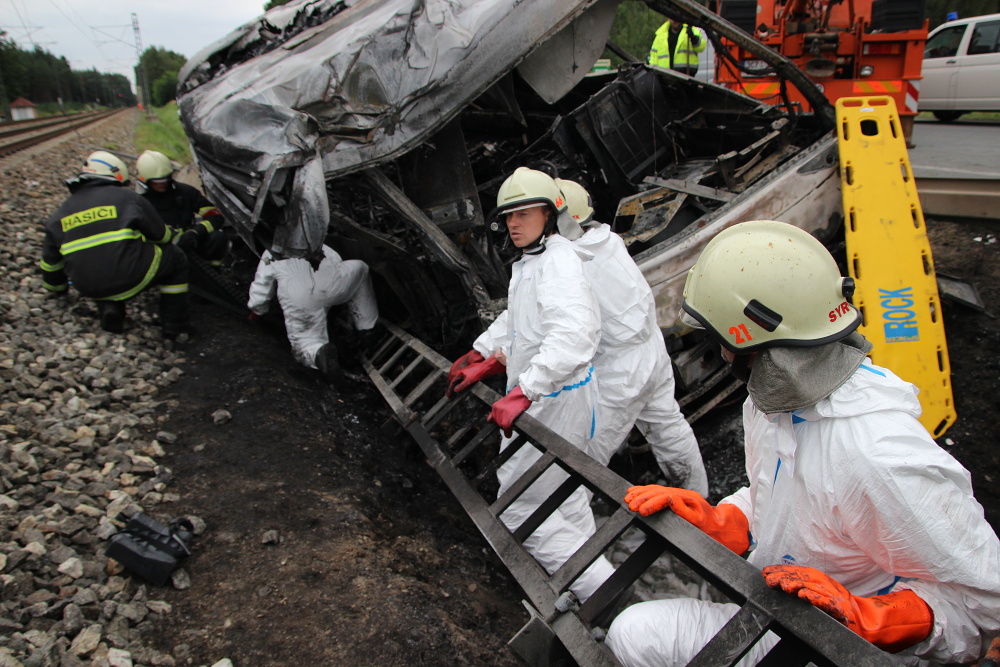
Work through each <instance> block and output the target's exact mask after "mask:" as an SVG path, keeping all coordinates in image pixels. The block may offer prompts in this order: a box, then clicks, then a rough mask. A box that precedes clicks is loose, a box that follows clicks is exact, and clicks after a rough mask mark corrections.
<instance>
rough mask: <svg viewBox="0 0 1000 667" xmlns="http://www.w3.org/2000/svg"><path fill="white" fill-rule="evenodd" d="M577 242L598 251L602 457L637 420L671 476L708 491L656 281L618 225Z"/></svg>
mask: <svg viewBox="0 0 1000 667" xmlns="http://www.w3.org/2000/svg"><path fill="white" fill-rule="evenodd" d="M575 243H576V244H577V246H579V247H581V248H584V249H585V250H587V251H588V252H590V253H591V254H592V255H594V259H593V261H590V262H587V263H586V264H584V267H583V270H584V272H585V273H586V274H587V278H588V279H589V280H590V284H591V285H593V286H594V287H595V289H594V294H595V296H596V297H597V302H598V305H599V306H600V308H601V342H600V345H599V347H598V348H597V355H596V356H595V357H594V366H595V367H596V368H597V375H598V377H599V378H600V379H601V391H600V395H599V396H598V406H599V410H600V413H599V415H598V422H599V423H600V424H601V428H600V432H599V433H598V435H597V437H596V440H597V441H598V449H597V451H598V455H597V456H595V458H597V460H598V461H600V462H601V463H603V464H605V465H607V463H608V461H610V460H611V457H612V456H613V455H614V454H615V452H616V451H618V448H619V447H620V446H621V444H622V443H623V442H624V441H625V438H627V437H628V434H629V431H631V430H632V425H633V424H635V425H636V426H637V427H638V428H639V431H640V432H641V433H642V435H643V436H644V437H645V438H646V441H647V442H649V444H650V446H651V447H652V450H653V454H654V455H655V457H656V460H657V462H658V463H659V464H660V467H661V468H662V469H663V471H664V473H665V474H667V478H668V479H670V480H673V481H674V482H675V483H676V485H677V486H680V487H683V488H685V489H691V490H692V491H697V492H698V493H700V494H701V495H703V496H708V477H707V476H706V474H705V464H704V463H703V462H702V459H701V450H699V449H698V441H697V440H696V439H695V437H694V431H692V430H691V426H690V425H689V424H688V423H687V420H686V419H684V415H683V414H681V408H680V406H679V405H678V404H677V400H676V399H675V398H674V371H673V367H672V365H671V363H670V357H669V356H668V355H667V348H666V346H665V345H664V343H663V335H662V334H661V333H660V328H659V326H658V325H657V323H656V304H655V302H654V300H653V292H652V290H650V289H649V283H647V282H646V279H645V277H644V276H643V275H642V272H641V271H640V270H639V267H638V266H636V264H635V261H634V260H633V259H632V257H631V255H629V253H628V249H627V248H626V247H625V242H624V241H622V239H621V237H620V236H618V235H617V234H615V233H614V232H612V231H611V227H610V226H608V225H606V224H603V223H597V224H594V225H588V227H587V228H585V233H584V235H583V236H582V237H581V238H580V239H578V240H576V241H575ZM598 286H599V288H598Z"/></svg>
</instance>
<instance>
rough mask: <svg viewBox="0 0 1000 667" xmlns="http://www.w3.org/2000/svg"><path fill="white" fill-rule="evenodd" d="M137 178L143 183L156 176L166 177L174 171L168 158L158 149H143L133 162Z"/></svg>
mask: <svg viewBox="0 0 1000 667" xmlns="http://www.w3.org/2000/svg"><path fill="white" fill-rule="evenodd" d="M135 166H136V169H137V170H138V172H139V180H140V181H142V182H143V183H145V182H146V181H150V180H153V179H157V178H167V177H168V176H170V175H171V174H173V173H174V166H173V165H172V164H170V158H168V157H167V156H166V155H164V154H163V153H160V152H159V151H144V152H143V154H142V155H140V156H139V159H138V160H136V162H135Z"/></svg>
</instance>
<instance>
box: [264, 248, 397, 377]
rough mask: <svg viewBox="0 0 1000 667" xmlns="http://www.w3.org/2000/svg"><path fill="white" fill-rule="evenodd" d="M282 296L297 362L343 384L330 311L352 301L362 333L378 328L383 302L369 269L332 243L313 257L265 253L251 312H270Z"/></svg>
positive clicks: (356, 324) (356, 325)
mask: <svg viewBox="0 0 1000 667" xmlns="http://www.w3.org/2000/svg"><path fill="white" fill-rule="evenodd" d="M276 292H277V295H278V303H279V304H281V310H282V312H283V313H284V317H285V330H286V331H287V333H288V342H289V343H291V345H292V354H293V356H294V357H295V360H296V361H298V362H299V363H300V364H303V365H305V366H308V367H309V368H316V369H319V370H320V372H322V373H323V375H324V377H326V379H327V380H328V381H331V382H334V381H336V380H338V379H339V378H340V363H339V361H338V360H337V351H336V346H335V345H334V344H333V343H331V342H330V336H329V333H328V330H327V313H328V312H329V310H330V308H332V307H333V306H338V305H340V304H343V303H346V304H348V309H349V311H350V314H351V320H352V323H353V325H354V328H355V329H356V330H357V331H367V330H370V329H372V328H373V327H374V326H375V324H376V322H377V321H378V304H377V303H376V301H375V290H374V289H373V287H372V282H371V276H370V275H369V271H368V265H367V264H365V263H364V262H362V261H361V260H357V259H349V260H344V259H342V258H341V257H340V254H338V253H337V252H336V251H335V250H334V249H333V248H330V247H329V246H326V245H324V246H323V247H322V249H321V252H317V253H316V254H315V256H313V257H310V258H308V259H307V258H304V257H284V256H283V255H281V254H280V253H279V252H277V251H274V252H272V251H271V250H265V251H264V253H263V254H262V255H261V257H260V263H259V264H258V265H257V274H256V275H255V276H254V280H253V283H252V284H251V285H250V299H249V301H248V302H247V308H249V309H250V313H251V315H250V318H251V319H256V318H259V317H261V316H263V315H264V314H266V313H267V312H268V310H269V309H270V304H271V300H272V299H273V298H274V295H275V293H276Z"/></svg>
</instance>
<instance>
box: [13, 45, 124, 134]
mask: <svg viewBox="0 0 1000 667" xmlns="http://www.w3.org/2000/svg"><path fill="white" fill-rule="evenodd" d="M19 97H23V98H25V99H27V100H28V101H30V102H32V103H33V104H35V105H36V106H37V107H41V109H42V110H43V111H47V112H49V113H58V112H59V111H60V105H61V106H62V110H65V111H66V112H69V111H79V110H81V109H83V108H85V107H87V106H93V105H98V106H104V107H113V106H132V105H134V104H135V101H136V100H135V95H134V94H133V92H132V84H131V83H130V82H129V80H128V78H126V77H125V76H124V75H122V74H109V73H106V72H98V71H97V70H96V69H90V70H74V69H72V68H71V67H70V65H69V61H68V60H66V58H65V57H64V56H55V55H53V54H51V53H49V52H48V51H46V50H45V49H43V48H41V47H39V46H36V47H34V48H33V49H31V50H27V49H22V48H21V47H19V46H18V45H17V44H16V43H15V42H14V41H13V40H12V39H9V38H7V36H6V35H5V33H3V32H0V117H5V116H7V115H8V113H7V111H8V110H7V105H8V104H10V102H12V101H13V100H15V99H17V98H19Z"/></svg>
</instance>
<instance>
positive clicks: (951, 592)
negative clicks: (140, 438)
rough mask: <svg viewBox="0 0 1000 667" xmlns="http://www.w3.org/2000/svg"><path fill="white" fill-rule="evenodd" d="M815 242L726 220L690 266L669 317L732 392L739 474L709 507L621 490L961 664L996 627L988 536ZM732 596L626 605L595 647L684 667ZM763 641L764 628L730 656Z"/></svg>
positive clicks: (777, 583) (967, 491)
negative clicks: (708, 356)
mask: <svg viewBox="0 0 1000 667" xmlns="http://www.w3.org/2000/svg"><path fill="white" fill-rule="evenodd" d="M852 292H853V282H852V281H851V279H850V278H842V277H841V275H840V272H839V270H838V268H837V265H836V262H835V261H834V260H833V257H831V256H830V254H829V252H827V250H826V248H824V247H823V245H822V244H821V243H820V242H819V241H817V240H816V239H814V238H813V237H812V236H810V235H809V234H808V233H806V232H805V231H803V230H801V229H799V228H798V227H794V226H792V225H787V224H784V223H780V222H773V221H753V222H746V223H742V224H738V225H735V226H733V227H731V228H730V229H728V230H726V231H724V232H722V233H720V234H719V235H718V236H716V237H715V238H714V239H713V240H712V241H710V242H709V243H708V245H707V246H706V247H705V250H704V251H703V252H702V254H701V256H700V257H699V259H698V261H697V263H696V264H695V266H694V267H693V268H692V269H691V271H690V272H689V274H688V277H687V283H686V285H685V288H684V300H683V309H684V313H683V316H684V317H685V318H686V320H687V321H688V322H689V323H690V324H691V325H692V326H698V327H701V328H704V329H705V330H707V332H708V333H709V334H711V335H712V337H713V338H715V339H716V340H717V341H718V342H720V343H721V345H722V347H723V354H724V356H725V357H726V359H727V360H728V361H729V362H730V365H731V369H732V371H733V373H734V374H735V375H736V376H737V377H741V378H744V379H745V380H747V389H748V391H749V394H750V396H749V398H748V399H747V402H746V403H745V404H744V410H743V420H744V429H745V433H746V471H747V476H748V478H749V480H750V486H749V487H744V488H741V489H740V490H738V491H737V492H736V493H734V494H732V495H731V496H729V497H727V498H725V499H723V500H722V501H721V502H720V503H719V505H717V506H715V507H713V506H711V505H709V504H708V503H707V502H706V501H705V499H704V498H702V497H701V496H700V495H698V494H695V493H693V492H691V491H688V490H685V489H674V488H668V487H662V486H656V485H650V486H642V487H632V488H631V489H629V491H628V495H626V497H625V501H626V502H627V503H628V504H629V508H630V509H632V510H633V511H638V512H639V513H640V514H643V515H649V514H652V513H654V512H657V511H660V510H663V509H670V510H671V511H673V512H675V513H676V514H678V515H679V516H681V517H683V518H684V519H686V520H687V521H690V522H691V523H692V524H694V525H695V526H697V527H699V528H700V529H701V530H703V531H705V532H706V533H707V534H708V535H710V536H711V537H713V538H714V539H716V540H717V541H718V542H720V543H722V544H723V545H725V546H726V547H728V548H729V549H730V550H732V551H734V552H736V553H738V554H743V553H746V552H748V551H749V554H748V556H747V558H748V560H749V562H750V563H752V564H754V565H756V566H757V567H760V568H762V570H763V576H764V578H765V580H766V582H767V584H768V585H769V586H771V587H772V588H775V589H777V590H783V591H785V592H786V593H789V594H791V595H795V596H798V597H799V598H802V599H804V600H806V601H808V602H809V603H811V604H813V605H815V606H817V607H818V608H820V609H822V610H823V611H825V612H826V613H828V614H830V615H831V616H833V617H834V618H836V619H838V620H839V621H841V622H842V623H844V624H845V625H846V626H847V627H848V628H850V629H851V630H853V631H854V632H856V633H857V634H858V635H860V636H861V637H863V638H864V639H866V640H867V641H869V642H871V643H872V644H874V645H876V646H878V647H880V648H882V649H883V650H885V651H887V652H889V653H892V654H894V655H893V660H895V661H897V662H898V664H901V665H925V664H943V663H961V664H968V663H972V662H975V661H976V660H978V659H979V658H980V657H981V656H982V654H983V653H984V652H985V651H986V648H987V646H988V644H989V641H990V639H991V638H992V637H993V636H994V635H996V633H997V632H998V630H1000V542H998V540H997V536H996V534H995V533H994V531H993V529H992V528H991V527H990V525H989V524H988V523H987V522H986V520H985V518H984V516H983V509H982V507H981V506H980V505H979V503H978V502H976V500H975V498H974V497H973V494H972V484H971V479H970V476H969V473H968V471H966V470H965V469H964V468H963V467H962V466H961V465H960V464H959V463H958V462H957V461H956V460H955V459H954V458H952V457H951V456H950V455H949V454H948V453H946V452H945V451H944V450H942V449H941V448H940V447H938V446H937V444H935V442H934V441H933V440H932V439H931V436H930V435H929V434H928V433H927V431H926V430H925V429H924V428H923V426H921V425H920V422H919V421H917V418H918V416H919V415H920V403H919V401H918V400H917V391H918V390H917V388H916V387H914V386H913V385H911V384H909V383H908V382H905V381H903V380H901V379H900V378H898V377H897V376H896V375H894V374H893V373H892V372H891V371H889V370H888V369H885V368H881V367H879V366H875V365H873V364H872V363H871V360H870V359H868V357H867V356H866V355H867V353H868V352H869V351H870V350H871V344H870V343H869V342H868V341H867V340H866V339H865V338H864V337H863V336H862V335H861V334H859V333H857V332H856V331H855V329H856V328H857V326H858V325H859V324H860V322H861V315H860V313H859V312H858V310H857V309H856V308H855V307H854V306H853V305H851V304H850V303H849V301H848V299H849V298H850V296H851V294H852ZM738 609H739V608H738V607H737V606H736V605H734V604H720V603H714V602H707V601H703V600H694V599H674V600H657V601H652V602H644V603H640V604H637V605H634V606H632V607H629V608H627V609H626V610H625V611H624V612H622V614H620V615H619V616H618V617H617V618H616V619H615V621H614V623H612V625H611V627H610V628H609V630H608V636H607V640H606V642H607V646H608V647H609V648H610V649H611V650H612V651H613V652H614V654H615V655H616V656H617V657H618V659H619V660H620V661H621V662H622V663H623V664H625V665H629V666H635V665H684V664H687V662H688V661H690V660H691V658H693V657H694V655H695V654H696V653H697V652H698V651H699V649H700V648H701V647H702V646H704V645H705V644H706V643H707V642H708V640H709V639H711V638H712V637H713V636H714V635H715V634H716V633H717V632H718V631H719V630H720V629H721V628H722V627H723V625H724V624H725V623H726V621H727V620H728V619H729V618H730V617H732V616H733V615H734V614H735V613H736V611H737V610H738ZM776 642H777V637H775V636H774V635H771V634H769V635H766V636H765V637H764V638H763V639H762V640H761V641H760V642H759V643H758V644H757V646H755V647H754V648H753V649H752V650H751V652H750V653H749V654H748V655H747V656H745V657H744V659H743V660H742V661H741V662H740V663H739V664H740V665H749V664H755V663H757V662H759V661H760V660H761V658H762V657H763V655H764V654H765V653H766V651H767V650H768V649H769V648H770V647H771V646H773V645H774V644H775V643H776Z"/></svg>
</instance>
